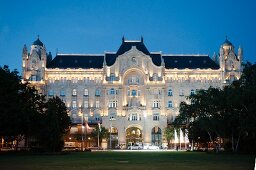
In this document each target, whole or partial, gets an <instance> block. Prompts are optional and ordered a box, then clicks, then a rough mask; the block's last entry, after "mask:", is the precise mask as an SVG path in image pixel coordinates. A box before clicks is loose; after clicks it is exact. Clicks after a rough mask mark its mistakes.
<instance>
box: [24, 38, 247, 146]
mask: <svg viewBox="0 0 256 170" xmlns="http://www.w3.org/2000/svg"><path fill="white" fill-rule="evenodd" d="M242 57H243V54H242V49H241V48H240V47H239V49H238V54H236V53H235V50H234V46H233V45H232V43H231V42H229V41H228V40H227V39H226V40H225V42H224V43H223V44H222V45H221V47H220V51H219V55H214V56H213V59H211V58H210V57H209V55H198V54H197V55H193V54H191V55H190V54H189V55H184V54H180V55H176V54H175V55H173V54H163V53H162V52H149V51H148V49H147V48H146V46H145V44H144V42H143V38H141V40H139V41H128V40H125V39H124V38H123V39H122V44H121V46H120V48H119V49H118V50H117V52H105V53H104V54H56V56H55V57H54V59H52V55H51V53H50V52H49V53H47V51H46V48H45V45H44V44H43V43H42V42H41V41H40V39H39V38H38V39H37V40H36V41H34V42H33V44H32V46H31V50H30V53H28V49H27V47H26V46H24V48H23V53H22V75H23V81H29V82H30V83H31V84H33V85H35V86H36V87H37V89H38V90H39V91H40V93H42V94H45V95H47V97H51V96H55V95H57V96H59V97H60V98H61V99H62V100H63V101H64V102H65V103H66V106H67V108H68V113H69V115H70V117H71V119H72V122H73V123H75V124H80V125H81V123H83V122H84V121H85V122H88V123H89V125H90V124H97V122H100V123H101V124H102V126H104V127H106V128H109V129H111V132H112V137H111V140H112V141H117V142H118V143H119V144H128V143H129V142H133V143H137V142H142V143H144V144H154V145H162V144H166V140H165V139H164V135H163V132H164V129H165V128H166V127H167V125H168V124H169V123H171V122H172V121H173V120H174V119H175V117H176V116H177V115H178V114H179V104H180V102H181V101H187V99H186V96H188V95H190V94H193V93H196V91H197V90H198V89H207V88H209V87H210V86H212V87H223V86H224V85H225V84H228V83H230V82H231V81H233V80H235V79H239V77H240V75H241V62H242ZM187 102H189V101H187ZM72 130H73V131H76V130H77V129H76V128H73V129H72V128H71V131H72Z"/></svg>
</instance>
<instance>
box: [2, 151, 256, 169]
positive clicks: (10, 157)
mask: <svg viewBox="0 0 256 170" xmlns="http://www.w3.org/2000/svg"><path fill="white" fill-rule="evenodd" d="M254 160H255V155H237V154H215V153H201V152H200V153H199V152H198V153H196V152H84V153H81V152H77V153H70V154H63V155H32V154H20V153H12V154H11V153H10V154H0V169H1V170H5V169H6V170H8V169H17V170H23V169H28V170H30V169H33V170H34V169H35V170H41V169H44V170H50V169H57V170H75V169H86V170H90V169H102V170H103V169H110V170H115V169H127V170H128V169H129V170H136V169H143V170H148V169H149V170H153V169H167V170H169V169H170V170H172V169H173V170H176V169H177V170H178V169H189V170H194V169H196V170H200V169H216V170H221V169H224V170H229V169H230V170H231V169H232V170H240V169H248V170H249V169H250V170H252V169H253V168H254Z"/></svg>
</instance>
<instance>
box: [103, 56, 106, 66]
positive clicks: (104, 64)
mask: <svg viewBox="0 0 256 170" xmlns="http://www.w3.org/2000/svg"><path fill="white" fill-rule="evenodd" d="M105 66H107V62H106V53H105V55H104V61H103V67H105Z"/></svg>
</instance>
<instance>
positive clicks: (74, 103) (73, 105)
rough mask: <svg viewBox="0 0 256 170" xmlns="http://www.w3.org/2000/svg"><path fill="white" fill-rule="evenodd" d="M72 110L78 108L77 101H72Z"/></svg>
mask: <svg viewBox="0 0 256 170" xmlns="http://www.w3.org/2000/svg"><path fill="white" fill-rule="evenodd" d="M72 108H76V101H75V100H73V101H72Z"/></svg>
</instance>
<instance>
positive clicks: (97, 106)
mask: <svg viewBox="0 0 256 170" xmlns="http://www.w3.org/2000/svg"><path fill="white" fill-rule="evenodd" d="M95 107H96V108H99V107H100V101H98V100H97V101H96V103H95Z"/></svg>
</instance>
